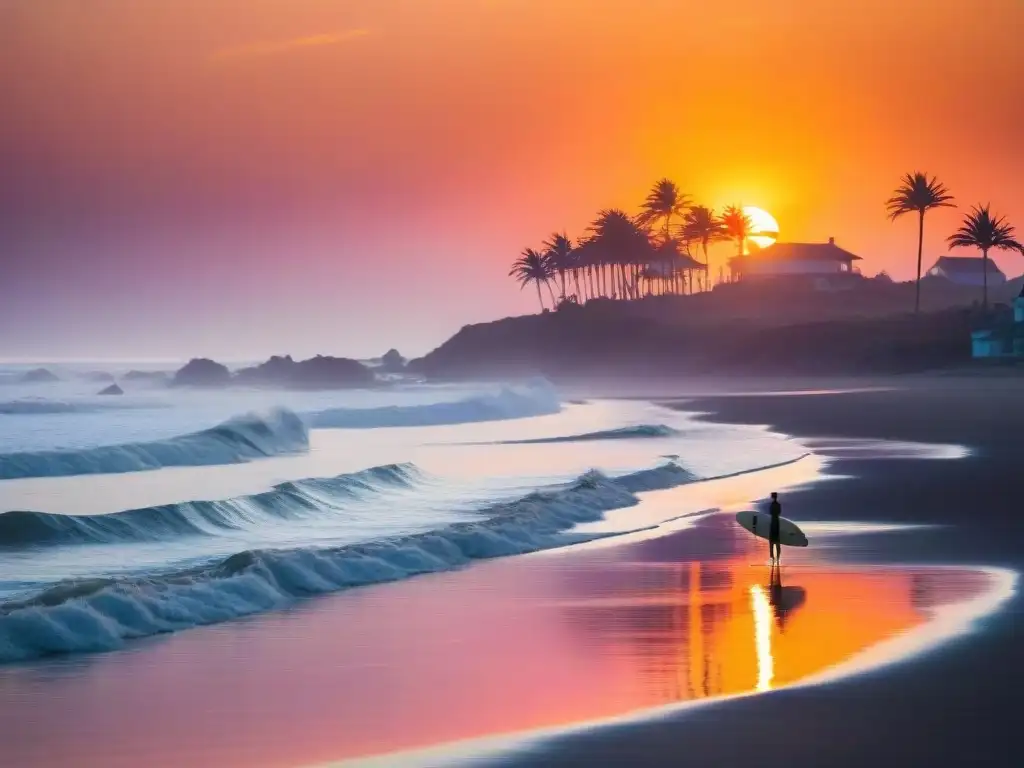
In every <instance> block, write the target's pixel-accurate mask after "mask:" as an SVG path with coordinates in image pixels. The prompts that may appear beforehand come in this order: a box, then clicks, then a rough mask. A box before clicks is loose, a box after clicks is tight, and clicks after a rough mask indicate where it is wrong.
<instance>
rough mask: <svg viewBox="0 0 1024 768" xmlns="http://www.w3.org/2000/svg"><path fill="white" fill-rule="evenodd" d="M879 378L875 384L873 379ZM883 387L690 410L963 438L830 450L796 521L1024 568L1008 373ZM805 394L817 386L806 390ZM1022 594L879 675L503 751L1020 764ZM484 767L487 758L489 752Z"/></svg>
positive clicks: (890, 557) (715, 402) (553, 756)
mask: <svg viewBox="0 0 1024 768" xmlns="http://www.w3.org/2000/svg"><path fill="white" fill-rule="evenodd" d="M878 383H879V382H876V384H878ZM883 383H884V384H885V385H886V386H887V387H890V389H887V390H885V391H868V392H849V393H844V394H835V395H832V394H818V395H815V396H813V397H771V396H738V397H718V398H702V399H700V400H696V401H693V400H691V401H689V402H688V403H687V405H686V407H687V408H688V409H689V408H697V409H699V410H706V411H711V412H713V413H714V415H713V416H711V417H710V418H713V419H716V420H722V421H728V422H738V423H756V424H769V425H772V426H773V427H775V428H777V429H779V430H780V431H783V432H786V433H788V434H792V435H797V436H802V437H815V438H822V439H824V442H826V443H829V442H832V443H834V442H835V440H836V439H837V438H854V439H863V438H887V439H890V440H898V441H918V442H936V443H949V444H963V445H966V446H968V447H969V448H970V449H971V450H972V455H970V456H968V457H966V458H962V459H956V460H949V461H934V460H923V459H920V460H915V459H906V458H900V459H897V458H891V457H890V458H888V459H881V458H876V457H874V456H872V455H870V453H868V454H865V453H863V452H861V453H858V452H857V451H849V450H847V451H845V452H844V451H836V452H835V454H836V455H837V456H839V457H841V458H839V459H838V460H837V461H836V462H835V463H834V465H833V467H832V471H833V472H836V473H838V474H841V475H844V476H845V477H844V478H843V479H837V480H832V481H829V482H825V483H820V484H816V485H814V486H810V487H806V488H803V489H800V490H798V491H794V492H791V493H788V494H786V495H785V498H784V499H783V501H784V514H786V515H787V516H788V517H791V518H794V519H796V520H808V519H813V520H836V521H848V520H862V521H875V522H881V523H896V524H911V525H926V526H928V527H922V528H917V529H913V530H912V531H905V532H896V531H892V532H888V533H879V534H877V535H868V536H860V537H856V538H855V539H851V540H849V541H848V542H846V543H845V544H844V545H843V546H842V551H841V557H842V559H843V560H846V561H859V562H864V563H871V562H875V563H880V562H902V563H913V564H916V566H915V567H920V566H921V565H923V564H929V563H931V564H934V563H949V564H963V565H967V564H970V565H996V566H1002V567H1005V568H1008V569H1013V570H1016V571H1020V570H1024V513H1022V506H1021V505H1022V502H1021V496H1022V492H1021V490H1020V487H1021V478H1022V474H1021V467H1022V461H1024V397H1022V390H1021V389H1020V387H1019V384H1018V383H1017V382H1016V381H1015V380H1014V379H1013V378H1007V379H1002V378H985V377H979V378H960V377H936V378H933V379H929V378H926V377H914V378H909V379H899V380H893V381H890V382H883ZM807 388H812V387H811V386H808V387H807ZM1022 630H1024V598H1022V596H1021V594H1020V592H1019V591H1018V592H1016V593H1015V594H1014V595H1013V596H1012V597H1011V598H1010V600H1009V601H1008V602H1006V603H1005V604H1004V605H1003V606H1002V608H1001V610H1000V611H999V612H998V613H997V614H995V615H993V616H991V617H990V618H988V619H987V620H985V621H983V622H982V623H981V626H979V627H977V628H976V631H974V632H973V633H971V634H969V635H967V636H964V637H962V638H961V639H959V640H956V641H953V642H949V643H945V644H943V645H941V646H939V647H938V648H936V649H933V650H932V651H931V652H929V653H926V654H922V655H920V656H917V657H914V658H911V659H909V660H907V661H904V662H903V663H900V664H897V665H894V666H889V667H886V668H885V669H884V671H883V670H879V671H878V672H875V673H868V674H862V675H854V676H850V677H845V678H843V679H841V680H838V681H835V682H834V683H833V684H830V685H827V686H820V687H809V688H792V689H788V690H781V691H777V692H772V693H769V694H767V695H764V696H755V697H748V698H743V699H738V700H731V701H727V702H723V703H722V704H721V705H720V706H715V707H705V708H695V709H691V710H689V711H686V712H681V713H679V714H678V715H675V716H673V717H669V718H658V719H650V720H648V721H646V722H640V723H631V724H628V725H625V726H613V727H605V728H591V729H584V730H582V731H581V732H577V733H574V734H571V735H568V736H562V737H559V738H554V739H547V740H544V741H543V742H541V743H537V744H535V745H533V748H532V749H531V750H530V751H526V752H519V753H516V754H513V755H511V756H504V757H499V758H497V759H495V760H493V761H490V760H488V761H486V762H488V763H491V762H494V763H498V764H504V765H544V766H577V765H578V766H584V765H586V766H592V765H609V766H613V765H614V766H618V765H629V766H638V767H641V768H642V767H644V766H676V765H755V764H756V765H759V766H769V767H771V766H787V767H788V766H793V765H800V766H812V765H813V766H836V767H837V768H840V767H841V768H846V766H849V767H850V768H854V767H856V768H863V766H916V765H928V766H957V768H959V767H960V766H966V765H970V766H998V767H1002V766H1007V767H1009V766H1019V765H1024V742H1022V741H1021V740H1020V736H1019V733H1020V718H1021V714H1020V713H1021V702H1022V700H1024V699H1022V693H1021V677H1020V674H1019V670H1020V666H1021V663H1022V662H1024V631H1022ZM481 762H484V761H481Z"/></svg>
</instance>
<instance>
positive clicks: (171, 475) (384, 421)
mask: <svg viewBox="0 0 1024 768" xmlns="http://www.w3.org/2000/svg"><path fill="white" fill-rule="evenodd" d="M30 367H31V366H6V367H0V663H12V662H21V661H28V660H36V659H40V658H41V657H45V656H50V655H56V654H72V653H74V654H77V653H89V652H98V651H116V650H119V649H122V648H124V647H126V646H128V645H130V643H131V642H132V641H133V640H136V639H139V638H144V637H148V636H153V635H157V634H163V633H172V632H184V631H187V630H189V629H190V628H193V627H197V626H201V625H211V624H218V623H221V622H229V621H232V620H236V619H239V618H241V617H244V616H251V615H254V614H259V613H263V612H268V611H274V610H279V609H284V608H287V607H289V606H292V605H295V604H296V603H298V602H300V601H302V600H304V599H306V598H309V597H312V596H315V595H321V594H327V593H333V592H339V591H342V590H346V589H350V588H353V587H361V586H367V585H372V584H376V583H382V582H392V581H398V580H401V579H405V578H408V577H411V576H415V575H418V574H424V573H431V572H439V571H446V570H453V569H457V568H461V567H464V566H466V565H468V564H470V563H472V562H474V561H476V560H482V559H489V558H495V557H505V556H515V555H520V554H525V553H529V552H535V551H538V550H544V549H551V548H557V547H566V546H572V545H576V544H581V543H585V542H589V541H593V540H594V539H597V538H602V537H614V536H619V535H622V534H624V533H628V532H630V530H631V523H630V520H629V516H628V515H617V516H616V525H615V526H610V527H609V526H597V527H595V526H593V525H592V524H593V523H594V522H596V521H599V520H601V519H602V518H603V517H604V515H605V514H606V513H608V512H611V511H613V510H626V509H628V508H629V507H631V506H634V505H636V504H637V503H638V500H639V497H638V494H642V493H644V492H646V491H652V490H658V489H666V488H672V487H675V486H682V485H687V484H694V483H700V482H702V481H704V480H708V479H711V478H717V477H722V476H727V475H735V474H738V473H746V472H751V471H754V470H758V469H763V468H765V467H770V466H776V465H780V464H785V463H787V462H792V461H796V460H798V459H799V458H801V457H802V456H804V455H805V454H806V453H807V449H806V448H805V447H804V446H803V445H801V444H800V443H798V442H796V441H793V440H791V439H789V438H787V437H786V436H784V435H781V434H776V433H772V432H770V431H769V430H767V429H766V428H761V427H754V426H725V425H716V424H710V423H706V422H703V421H700V420H699V419H698V418H697V417H696V415H695V414H692V413H686V412H683V411H679V410H676V409H671V408H667V407H664V406H661V405H658V404H657V403H654V402H646V401H638V400H572V399H569V398H568V397H567V395H566V394H565V393H562V392H560V391H559V390H558V388H556V387H555V386H553V385H552V384H551V383H549V382H547V381H544V380H531V381H522V382H515V383H507V384H495V383H480V384H458V385H454V384H453V385H448V384H445V385H432V384H423V383H417V382H412V381H409V382H402V381H394V382H390V383H389V384H387V385H386V386H382V387H381V388H379V389H374V390H366V391H338V392H287V391H271V390H240V389H231V390H220V391H201V390H184V389H171V388H168V387H166V386H165V385H163V384H161V383H158V382H154V381H145V380H132V381H127V382H126V381H124V380H123V379H120V380H121V382H122V386H123V387H124V389H125V394H124V395H122V396H100V395H97V394H96V392H97V391H98V390H99V389H101V388H102V387H103V386H105V383H104V382H103V381H102V380H101V377H100V376H98V374H97V373H96V372H97V371H100V370H102V371H109V372H111V373H114V374H115V375H118V376H120V375H121V374H123V373H124V372H125V371H126V370H127V369H125V370H119V369H116V368H111V366H110V365H106V366H104V365H102V364H100V363H93V364H84V363H83V364H75V365H63V366H51V367H50V369H51V370H52V371H54V372H55V373H56V374H57V376H58V377H59V380H57V381H48V382H34V383H25V382H24V381H22V377H23V376H24V374H25V372H26V371H27V370H28V369H29V368H30ZM696 511H698V510H687V509H680V510H678V512H679V514H680V515H685V514H688V513H691V512H696ZM634 522H635V525H633V526H632V527H640V526H641V525H642V522H643V521H641V520H637V521H634Z"/></svg>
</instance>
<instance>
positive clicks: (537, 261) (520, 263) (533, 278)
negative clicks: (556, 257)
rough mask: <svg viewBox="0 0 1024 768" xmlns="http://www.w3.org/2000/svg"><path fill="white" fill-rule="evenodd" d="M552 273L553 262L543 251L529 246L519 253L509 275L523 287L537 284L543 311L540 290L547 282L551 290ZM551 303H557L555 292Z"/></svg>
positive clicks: (538, 299)
mask: <svg viewBox="0 0 1024 768" xmlns="http://www.w3.org/2000/svg"><path fill="white" fill-rule="evenodd" d="M551 274H552V270H551V262H550V261H549V260H548V259H547V258H545V256H544V255H543V254H542V253H539V252H537V251H535V250H533V248H527V249H526V250H524V251H523V252H522V253H521V254H520V255H519V258H518V259H516V260H515V263H513V264H512V270H511V271H510V272H509V273H508V276H509V277H514V278H515V279H516V281H517V282H518V283H519V284H520V286H521V287H523V288H525V287H526V286H527V284H529V283H533V284H535V285H536V286H537V301H539V302H540V309H541V312H543V311H544V297H543V296H542V295H541V292H540V284H541V283H545V284H547V286H548V291H550V290H551V284H550V283H548V280H550V279H551ZM551 303H552V305H554V303H555V296H554V294H551Z"/></svg>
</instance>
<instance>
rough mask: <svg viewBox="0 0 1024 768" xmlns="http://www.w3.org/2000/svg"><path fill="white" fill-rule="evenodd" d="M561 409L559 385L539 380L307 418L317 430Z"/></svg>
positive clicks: (514, 416) (484, 418)
mask: <svg viewBox="0 0 1024 768" xmlns="http://www.w3.org/2000/svg"><path fill="white" fill-rule="evenodd" d="M561 409H562V403H561V399H560V398H559V396H558V392H557V391H556V390H555V388H554V387H553V386H552V385H551V384H550V383H548V382H547V381H544V380H542V379H537V380H533V381H531V382H530V383H528V384H526V385H525V386H521V387H514V386H505V387H502V388H501V389H500V390H499V391H498V392H496V393H493V394H486V395H475V396H473V397H467V398H465V399H463V400H455V401H452V402H447V403H428V404H424V405H387V406H382V407H379V408H331V409H328V410H324V411H317V412H314V413H307V414H304V418H305V419H306V422H307V423H308V424H309V426H310V427H311V428H313V429H377V428H380V427H434V426H439V425H443V424H469V423H472V422H480V421H502V420H505V419H521V418H526V417H529V416H546V415H549V414H552V413H558V412H559V411H560V410H561Z"/></svg>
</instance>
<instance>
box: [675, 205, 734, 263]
mask: <svg viewBox="0 0 1024 768" xmlns="http://www.w3.org/2000/svg"><path fill="white" fill-rule="evenodd" d="M726 237H728V235H727V234H726V231H725V227H724V226H722V222H721V221H719V220H718V218H717V217H716V216H715V212H714V210H712V209H711V208H708V207H707V206H704V205H696V206H694V207H693V208H691V209H690V210H689V212H687V214H686V219H685V220H684V221H683V238H684V239H685V240H687V241H689V242H694V243H699V244H700V247H701V249H702V250H703V251H704V279H705V280H708V281H709V282H710V277H711V265H710V263H709V262H708V246H709V245H710V244H711V243H714V242H717V241H720V240H724V239H725V238H726Z"/></svg>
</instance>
